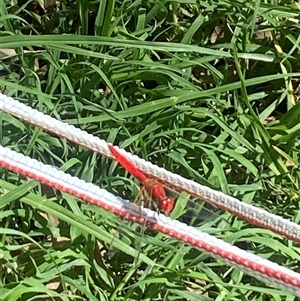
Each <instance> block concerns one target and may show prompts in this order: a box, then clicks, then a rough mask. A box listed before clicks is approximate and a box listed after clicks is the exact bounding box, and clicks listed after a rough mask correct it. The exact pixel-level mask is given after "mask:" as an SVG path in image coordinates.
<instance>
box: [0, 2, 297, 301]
mask: <svg viewBox="0 0 300 301" xmlns="http://www.w3.org/2000/svg"><path fill="white" fill-rule="evenodd" d="M50 2H51V1H50ZM41 3H42V2H34V1H28V2H26V1H21V0H20V1H15V0H11V1H8V0H5V1H2V2H0V26H1V65H0V66H1V67H0V68H1V69H0V72H1V81H0V84H1V92H2V93H4V94H6V95H8V96H13V97H15V98H16V99H19V100H20V101H21V102H23V103H26V104H27V105H30V106H31V107H34V108H36V109H38V110H40V111H42V112H44V113H47V114H49V115H51V116H53V117H55V118H58V119H61V120H64V121H66V122H68V123H70V124H74V125H75V126H77V127H80V128H81V129H83V130H86V131H88V132H90V133H92V134H94V135H97V136H99V137H101V138H103V139H106V140H107V141H110V142H113V143H114V144H118V145H120V146H121V147H124V148H126V149H127V150H129V151H131V152H133V153H135V154H137V155H139V156H141V157H143V158H145V159H147V160H150V161H151V162H153V163H156V164H158V165H160V166H164V167H165V168H166V169H168V170H171V171H173V172H175V173H178V174H180V175H182V176H184V177H187V178H191V179H193V180H195V181H197V182H200V183H202V184H204V185H208V186H210V187H212V188H214V189H218V190H221V191H223V192H225V193H227V194H230V195H234V196H236V197H237V198H239V199H241V200H243V201H244V202H249V203H252V204H254V205H257V206H260V207H262V208H265V209H267V210H268V211H270V212H272V213H275V214H278V215H280V216H283V217H285V218H288V219H291V220H293V221H294V222H296V223H299V221H300V210H299V200H300V194H299V191H300V168H299V162H300V151H299V147H300V139H299V136H300V135H299V133H300V127H299V125H300V122H299V121H300V102H299V95H300V89H299V85H300V46H299V44H300V38H299V31H300V26H299V21H300V17H299V16H300V14H299V12H300V5H299V2H298V1H288V0H286V1H280V2H277V1H270V0H269V1H264V2H260V1H223V0H222V1H217V2H214V1H206V2H202V1H201V2H200V1H196V0H188V1H155V0H150V1H134V0H132V1H112V0H110V1H99V0H95V1H87V0H81V1H57V4H58V6H52V7H51V6H49V7H48V6H47V5H46V4H47V3H48V2H47V3H46V4H45V5H46V7H45V6H44V7H43V6H41ZM1 124H2V127H1V144H2V145H5V146H7V147H10V148H11V149H14V150H16V151H19V152H21V153H23V154H25V155H29V156H31V157H33V158H35V159H38V160H39V161H41V162H44V163H47V164H51V165H55V166H57V167H59V168H61V169H63V170H65V171H67V172H69V173H71V174H73V175H76V176H78V177H80V178H82V179H84V180H86V181H90V182H93V183H96V184H98V185H99V186H101V187H105V188H107V189H108V190H110V191H112V192H114V193H115V194H118V195H120V196H123V197H126V198H128V199H131V200H133V199H134V198H135V195H136V193H137V191H138V183H136V182H134V181H133V179H132V178H129V177H127V175H126V174H125V172H124V170H123V169H121V168H119V167H116V165H115V164H114V163H112V162H110V161H109V160H108V159H105V158H102V157H100V156H98V155H96V154H94V153H93V152H90V151H86V150H85V149H82V148H81V147H78V146H76V145H74V144H72V143H69V142H67V141H65V140H63V139H59V138H58V137H56V136H54V135H51V134H49V133H45V132H43V131H41V130H39V129H37V128H35V127H33V126H30V125H29V124H27V123H24V122H21V121H20V120H18V119H16V118H14V117H12V116H9V115H7V114H5V113H2V112H1ZM1 178H2V180H1V193H2V197H1V203H0V204H1V227H2V228H1V300H5V301H6V300H7V301H8V300H9V301H13V300H296V297H292V296H290V295H289V294H287V293H285V292H284V291H280V290H277V289H274V288H272V287H271V286H267V285H265V284H264V283H262V282H260V281H258V280H256V279H254V278H252V277H250V276H247V275H245V274H243V273H242V272H241V271H238V270H236V269H234V268H231V267H229V266H228V265H226V264H225V263H224V262H222V261H218V260H215V259H212V258H211V257H210V256H208V255H206V254H203V253H201V252H199V251H197V250H194V249H192V248H191V247H189V246H186V245H183V244H182V243H179V242H177V241H174V240H172V239H170V238H168V237H165V236H163V235H161V234H157V233H153V232H152V231H150V230H147V231H146V233H145V236H144V239H143V241H142V246H141V247H142V253H141V255H140V259H141V260H142V261H141V262H140V264H138V265H134V264H133V262H134V257H135V256H136V253H137V247H136V243H135V242H136V238H137V236H139V235H138V231H137V229H136V225H129V224H128V225H127V227H124V226H122V227H121V228H120V224H121V223H122V221H121V220H119V219H118V218H116V217H115V216H113V215H112V214H109V213H107V212H105V211H104V210H102V209H100V208H95V207H93V206H89V205H86V204H83V203H81V202H79V201H78V200H77V199H75V198H73V197H71V196H69V195H66V194H63V193H60V192H58V191H53V190H52V189H51V188H49V187H45V186H43V185H40V184H39V183H36V182H32V181H28V180H27V179H24V178H22V177H19V176H18V175H16V174H13V173H10V172H8V171H6V170H1ZM198 202H201V201H200V200H198ZM201 227H202V229H204V230H205V231H207V232H210V233H213V234H214V235H216V236H217V237H220V238H222V239H224V240H226V241H228V242H230V243H232V244H237V245H239V246H242V247H243V248H246V249H248V250H250V251H251V252H254V253H255V254H257V255H259V256H262V257H264V258H268V259H270V260H272V261H275V262H277V263H279V264H281V265H283V266H286V267H288V268H290V269H292V270H294V271H296V272H300V268H299V260H300V249H299V246H297V245H295V244H292V243H291V242H289V241H287V240H286V239H284V238H282V237H280V236H278V235H275V234H272V233H269V231H267V230H264V229H257V228H256V227H254V226H252V225H249V224H248V223H246V222H244V221H241V220H239V219H238V218H236V217H233V216H230V215H229V214H228V213H222V214H221V215H220V216H219V217H218V218H216V219H214V220H211V221H204V222H202V223H201ZM120 229H124V231H122V233H121V231H120ZM116 231H117V234H116V235H115V233H116ZM115 236H117V237H118V238H119V239H120V240H118V238H114V237H115ZM112 241H113V243H112ZM112 246H113V247H112ZM117 249H119V251H116V250H117ZM110 251H112V252H110Z"/></svg>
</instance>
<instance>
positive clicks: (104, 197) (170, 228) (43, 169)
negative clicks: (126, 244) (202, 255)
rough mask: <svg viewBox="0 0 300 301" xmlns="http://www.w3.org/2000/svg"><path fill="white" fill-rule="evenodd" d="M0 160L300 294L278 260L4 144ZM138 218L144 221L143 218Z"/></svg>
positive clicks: (296, 277) (297, 280) (299, 283)
mask: <svg viewBox="0 0 300 301" xmlns="http://www.w3.org/2000/svg"><path fill="white" fill-rule="evenodd" d="M0 164H1V165H3V166H5V167H7V168H8V169H11V170H13V171H17V172H19V173H21V174H23V175H27V176H28V175H30V177H31V178H34V179H38V180H39V181H41V182H44V183H46V184H49V183H51V184H53V183H55V184H56V186H54V187H63V189H62V190H64V191H66V192H68V193H70V192H71V191H75V192H76V194H77V195H81V196H86V197H88V198H90V199H91V200H94V201H93V202H94V203H96V202H97V205H99V206H102V207H103V208H105V209H109V210H111V211H113V212H115V213H116V214H119V215H123V216H125V217H127V218H132V217H133V216H136V217H137V218H138V217H141V216H142V218H143V219H146V220H147V221H149V222H150V224H151V223H152V224H153V225H156V226H157V227H155V229H157V228H159V227H160V228H162V229H165V231H162V232H164V233H167V234H169V235H171V236H174V237H176V238H178V237H188V238H189V242H190V244H192V245H193V246H194V247H196V248H198V249H200V250H202V251H204V252H208V253H210V255H212V256H213V257H215V258H219V259H222V260H225V261H226V262H227V263H228V264H230V265H232V266H234V267H236V268H238V269H240V270H242V271H244V272H245V273H246V274H248V275H251V276H253V277H255V278H257V279H259V280H261V281H263V282H265V283H269V284H271V285H273V286H274V287H277V288H279V289H281V290H284V291H287V292H289V293H291V294H293V295H295V296H300V274H298V273H296V272H294V271H291V270H289V269H287V268H285V267H282V266H280V265H278V264H276V263H273V262H270V261H269V260H266V259H263V258H261V257H259V256H257V255H254V254H252V253H249V252H247V251H244V250H241V249H239V248H237V247H235V246H232V245H230V244H228V243H226V242H224V241H222V240H220V239H217V238H215V237H213V236H211V235H209V234H207V233H204V232H202V231H200V230H199V229H196V228H194V227H191V226H188V225H186V224H184V223H181V222H179V221H175V220H172V219H171V218H169V217H166V216H164V215H163V214H158V213H157V212H153V211H152V210H150V209H147V208H143V210H142V212H141V210H140V208H139V206H137V205H135V204H133V203H130V202H128V201H126V200H123V199H121V198H119V197H115V196H114V195H113V194H111V193H109V192H107V191H106V190H104V189H101V188H99V187H98V186H96V185H94V184H92V183H86V182H85V181H83V180H81V179H78V178H77V177H73V176H71V175H69V174H66V173H64V172H63V171H61V170H58V169H56V168H54V167H51V166H49V165H45V164H43V163H41V162H38V161H37V160H34V159H31V158H29V157H26V156H24V155H22V154H19V153H17V152H15V151H12V150H10V149H8V148H5V147H2V146H1V145H0ZM76 194H74V195H76ZM77 195H76V196H77ZM141 214H142V215H141ZM134 220H135V221H139V222H141V220H137V219H134ZM175 234H176V235H175ZM199 242H200V243H201V245H203V246H208V247H206V248H201V247H199ZM215 248H218V249H221V250H223V252H224V254H226V253H230V254H231V256H230V257H228V256H227V257H226V258H223V257H222V254H223V253H220V254H218V255H216V254H215V253H214V252H213V251H214V250H215ZM210 250H211V252H210ZM231 258H232V260H231ZM234 258H238V259H239V262H241V263H245V262H248V263H249V266H248V267H247V265H242V264H238V263H237V262H236V261H234ZM250 263H251V264H250ZM252 266H257V267H259V269H260V271H262V270H264V271H269V270H272V275H274V277H273V278H272V277H270V275H266V274H264V273H262V272H259V271H257V270H252V269H251V267H252ZM278 274H281V275H282V274H284V275H285V277H284V278H286V279H292V281H289V282H290V283H286V282H284V281H282V280H281V279H278V278H276V277H275V276H276V275H278ZM291 282H292V283H291Z"/></svg>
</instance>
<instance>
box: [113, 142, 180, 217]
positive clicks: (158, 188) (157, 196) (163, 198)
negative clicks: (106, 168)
mask: <svg viewBox="0 0 300 301" xmlns="http://www.w3.org/2000/svg"><path fill="white" fill-rule="evenodd" d="M108 147H109V150H110V151H111V153H112V154H113V155H114V157H115V159H116V160H117V161H118V162H119V164H121V165H122V166H123V167H124V168H125V169H126V170H127V171H128V172H129V173H131V174H132V175H133V176H134V177H135V178H137V179H138V180H139V182H140V183H141V185H142V186H143V187H144V189H145V190H146V192H147V194H148V195H149V197H150V198H151V199H152V200H153V201H154V202H156V204H157V206H158V209H159V210H161V211H163V212H164V213H165V214H167V215H169V213H170V212H171V211H172V210H173V209H174V206H175V200H174V199H173V198H172V197H169V196H167V194H166V192H165V189H164V186H163V184H161V183H160V182H158V181H156V180H154V179H151V178H149V177H148V176H146V175H145V174H144V173H143V172H142V171H141V170H140V169H138V168H137V167H136V166H135V165H134V164H133V163H132V162H131V161H130V160H128V159H127V158H126V157H125V156H124V155H123V154H121V153H120V152H119V151H118V150H117V148H115V147H114V146H113V145H112V144H109V145H108Z"/></svg>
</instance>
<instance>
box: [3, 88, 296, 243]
mask: <svg viewBox="0 0 300 301" xmlns="http://www.w3.org/2000/svg"><path fill="white" fill-rule="evenodd" d="M0 109H1V110H3V111H5V112H7V113H10V114H12V115H14V116H16V117H18V118H20V119H22V120H25V121H27V122H29V123H31V124H34V125H37V126H38V127H40V128H43V129H45V130H47V131H50V132H53V133H55V134H56V135H59V136H61V137H65V138H66V139H68V140H70V141H73V142H75V143H77V144H80V145H82V146H84V147H86V148H88V149H91V150H94V151H96V152H98V153H101V154H102V155H105V156H107V157H109V158H112V155H111V154H110V151H109V149H108V146H107V142H106V141H104V140H101V139H99V138H98V137H95V136H93V135H91V134H88V133H87V132H85V131H82V130H80V129H78V128H75V127H74V126H72V125H69V124H67V123H64V122H61V121H58V120H56V119H54V118H52V117H50V116H48V115H45V114H43V113H41V112H39V111H37V110H35V109H32V108H30V107H28V106H26V105H24V104H22V103H20V102H19V101H17V100H14V99H13V98H11V97H7V96H5V95H3V94H1V93H0ZM120 152H122V153H123V154H124V155H125V156H127V157H128V158H129V160H131V161H132V162H133V163H134V164H135V165H136V166H137V167H138V168H140V169H141V170H143V171H144V172H145V173H147V174H150V175H152V176H153V177H155V178H157V179H159V180H162V181H163V182H167V183H169V184H170V185H173V186H176V187H178V188H179V189H182V190H185V191H187V192H189V193H190V194H192V195H194V196H197V197H199V198H202V199H204V200H205V201H208V202H210V203H211V204H213V205H215V206H217V207H219V208H222V209H225V210H228V211H230V212H232V213H233V214H236V215H238V216H240V217H241V218H244V219H246V220H248V221H249V222H252V223H254V224H259V225H261V226H263V227H265V228H268V229H270V230H273V231H274V232H277V233H281V234H282V235H284V236H286V237H289V238H291V239H293V240H295V241H297V242H300V225H297V224H296V223H293V222H291V221H288V220H286V219H284V218H282V217H280V216H277V215H274V214H272V213H269V212H267V211H265V210H263V209H261V208H257V207H255V206H253V205H250V204H247V203H243V202H241V201H239V200H238V199H236V198H234V197H231V196H228V195H226V194H224V193H222V192H220V191H215V190H213V189H211V188H208V187H206V186H203V185H201V184H198V183H196V182H194V181H192V180H188V179H185V178H183V177H181V176H179V175H177V174H173V173H171V172H169V171H167V170H165V169H163V168H160V167H158V166H156V165H154V164H152V163H150V162H146V161H145V160H143V159H140V158H139V157H137V156H133V155H132V154H130V153H128V152H126V151H125V150H122V149H120Z"/></svg>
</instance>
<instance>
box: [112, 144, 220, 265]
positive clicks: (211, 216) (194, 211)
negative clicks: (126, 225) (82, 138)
mask: <svg viewBox="0 0 300 301" xmlns="http://www.w3.org/2000/svg"><path fill="white" fill-rule="evenodd" d="M108 147H109V150H110V151H111V153H112V155H114V157H115V160H116V161H117V162H118V163H119V164H120V165H122V166H123V167H124V168H125V169H126V170H127V171H128V172H129V173H130V174H131V175H133V176H134V177H135V178H136V179H138V180H139V182H140V183H141V186H142V188H143V189H144V190H145V191H146V193H147V194H148V197H149V199H150V201H151V200H153V201H154V202H155V203H156V208H157V209H158V210H159V211H160V212H163V213H164V214H165V215H169V214H170V213H171V212H172V211H173V209H174V208H175V203H177V202H175V199H174V198H172V197H169V196H168V195H167V194H166V191H165V187H164V185H163V184H161V183H160V182H158V181H157V180H155V179H152V178H150V177H148V176H147V175H146V174H144V172H143V171H142V170H140V169H139V168H138V167H137V166H135V165H134V163H133V162H131V161H130V160H129V159H128V158H126V157H125V156H124V155H123V154H122V153H121V152H120V151H119V150H118V149H117V148H116V147H114V146H113V145H112V144H109V145H108ZM140 192H142V190H141V191H140ZM177 194H178V193H177ZM184 194H185V196H184V197H183V198H181V200H183V201H184V199H185V201H186V205H187V206H184V207H185V211H184V214H183V215H181V214H180V215H179V217H180V218H179V220H181V221H183V222H185V223H187V224H190V225H191V224H194V223H195V224H198V223H202V222H203V221H205V222H207V221H209V220H211V221H213V220H215V217H216V214H215V212H213V211H211V210H210V209H207V208H205V207H201V206H199V205H198V204H197V203H195V202H193V201H190V200H189V197H190V196H189V195H188V194H187V193H184ZM139 195H140V194H139ZM137 199H138V197H137V198H136V200H137ZM178 200H179V199H178ZM178 200H177V201H178ZM180 203H184V202H180ZM177 205H183V204H176V207H177ZM147 207H149V206H147ZM174 211H175V210H174ZM181 213H182V212H181ZM145 228H146V220H145V223H144V225H142V227H141V229H140V236H141V237H142V236H143V234H144V231H145ZM117 232H118V231H117ZM140 244H141V240H139V241H138V245H137V249H139V251H138V253H137V256H136V258H135V261H134V262H135V265H136V264H137V262H138V259H139V254H140V248H141V245H140Z"/></svg>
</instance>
